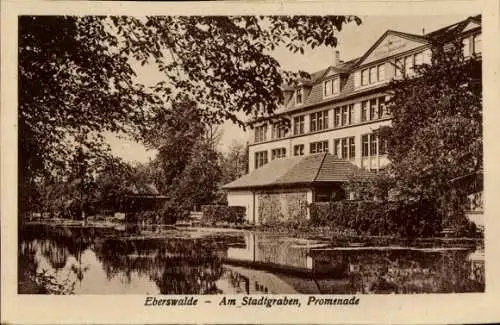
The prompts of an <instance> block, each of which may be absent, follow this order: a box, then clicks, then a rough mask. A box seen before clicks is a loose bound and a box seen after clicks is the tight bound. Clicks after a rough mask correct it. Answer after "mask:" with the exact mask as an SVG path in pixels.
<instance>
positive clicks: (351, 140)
mask: <svg viewBox="0 0 500 325" xmlns="http://www.w3.org/2000/svg"><path fill="white" fill-rule="evenodd" d="M354 158H356V145H355V143H354V137H350V138H349V159H351V160H353V159H354Z"/></svg>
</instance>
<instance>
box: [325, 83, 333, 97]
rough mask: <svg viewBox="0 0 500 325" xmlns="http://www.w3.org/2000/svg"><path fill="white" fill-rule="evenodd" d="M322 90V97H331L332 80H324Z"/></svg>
mask: <svg viewBox="0 0 500 325" xmlns="http://www.w3.org/2000/svg"><path fill="white" fill-rule="evenodd" d="M323 88H324V93H323V94H324V96H325V97H328V96H331V95H332V89H333V88H332V80H326V81H325V82H324V83H323Z"/></svg>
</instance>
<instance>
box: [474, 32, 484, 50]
mask: <svg viewBox="0 0 500 325" xmlns="http://www.w3.org/2000/svg"><path fill="white" fill-rule="evenodd" d="M481 50H482V49H481V34H477V35H475V36H474V54H480V53H481Z"/></svg>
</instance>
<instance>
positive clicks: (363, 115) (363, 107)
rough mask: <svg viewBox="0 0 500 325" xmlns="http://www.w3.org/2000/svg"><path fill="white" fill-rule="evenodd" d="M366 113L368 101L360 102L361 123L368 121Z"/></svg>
mask: <svg viewBox="0 0 500 325" xmlns="http://www.w3.org/2000/svg"><path fill="white" fill-rule="evenodd" d="M367 113H368V101H367V100H364V101H362V102H361V122H365V121H366V120H367V119H368V118H367Z"/></svg>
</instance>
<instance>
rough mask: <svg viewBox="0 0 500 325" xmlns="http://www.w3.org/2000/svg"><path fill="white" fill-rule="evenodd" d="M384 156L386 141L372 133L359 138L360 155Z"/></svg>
mask: <svg viewBox="0 0 500 325" xmlns="http://www.w3.org/2000/svg"><path fill="white" fill-rule="evenodd" d="M385 154H387V139H385V138H381V137H379V136H378V135H377V134H373V133H371V134H364V135H362V136H361V155H362V156H363V157H370V156H377V155H385Z"/></svg>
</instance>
